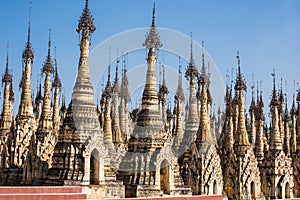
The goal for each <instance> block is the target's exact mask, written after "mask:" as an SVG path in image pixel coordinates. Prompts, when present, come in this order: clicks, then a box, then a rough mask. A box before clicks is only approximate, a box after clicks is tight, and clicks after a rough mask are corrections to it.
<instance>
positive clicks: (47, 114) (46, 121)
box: [39, 29, 54, 130]
mask: <svg viewBox="0 0 300 200" xmlns="http://www.w3.org/2000/svg"><path fill="white" fill-rule="evenodd" d="M50 52H51V29H50V30H49V41H48V54H47V57H46V61H45V63H44V66H43V69H42V71H43V72H44V73H45V74H46V76H45V81H44V101H43V108H42V115H41V121H40V126H39V129H40V130H44V129H51V128H52V122H51V121H52V112H51V80H50V79H51V74H52V73H53V71H54V67H53V63H52V58H51V54H50Z"/></svg>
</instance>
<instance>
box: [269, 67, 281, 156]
mask: <svg viewBox="0 0 300 200" xmlns="http://www.w3.org/2000/svg"><path fill="white" fill-rule="evenodd" d="M272 76H273V95H272V99H271V103H270V107H271V114H272V122H271V141H270V150H273V151H280V150H282V141H281V138H280V131H279V113H278V106H279V100H278V99H277V95H276V74H275V70H274V71H273V73H272Z"/></svg>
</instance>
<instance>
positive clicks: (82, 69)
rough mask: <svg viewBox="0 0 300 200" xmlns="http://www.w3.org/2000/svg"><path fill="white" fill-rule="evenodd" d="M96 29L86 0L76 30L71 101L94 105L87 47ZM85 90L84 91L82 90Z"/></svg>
mask: <svg viewBox="0 0 300 200" xmlns="http://www.w3.org/2000/svg"><path fill="white" fill-rule="evenodd" d="M95 30H96V28H95V26H94V21H93V18H92V16H91V12H90V9H89V7H88V1H86V4H85V8H84V9H83V12H82V15H81V16H80V19H79V23H78V27H77V29H76V31H77V32H78V33H79V34H81V38H80V40H81V41H80V45H79V46H80V58H79V65H78V74H77V78H76V82H75V86H74V88H73V94H72V103H77V102H78V103H79V102H80V103H84V104H89V105H94V91H93V87H92V84H91V80H90V69H89V48H90V42H91V41H90V40H91V38H90V37H91V35H92V33H93V32H94V31H95ZM83 91H85V92H83Z"/></svg>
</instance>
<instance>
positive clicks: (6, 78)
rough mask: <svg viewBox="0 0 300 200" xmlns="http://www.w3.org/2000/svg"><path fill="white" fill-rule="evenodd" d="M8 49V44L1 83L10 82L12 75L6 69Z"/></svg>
mask: <svg viewBox="0 0 300 200" xmlns="http://www.w3.org/2000/svg"><path fill="white" fill-rule="evenodd" d="M8 49H9V44H8V43H7V54H6V66H5V72H4V75H3V77H2V83H11V82H12V75H11V74H10V73H9V69H8Z"/></svg>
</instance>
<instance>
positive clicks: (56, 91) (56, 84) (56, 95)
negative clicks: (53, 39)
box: [52, 47, 62, 130]
mask: <svg viewBox="0 0 300 200" xmlns="http://www.w3.org/2000/svg"><path fill="white" fill-rule="evenodd" d="M54 53H55V57H54V66H55V77H54V81H53V83H52V87H53V88H54V105H53V127H54V129H55V130H58V129H59V125H60V110H59V102H60V91H61V86H62V84H61V81H60V78H59V75H58V68H57V58H56V47H54Z"/></svg>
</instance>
